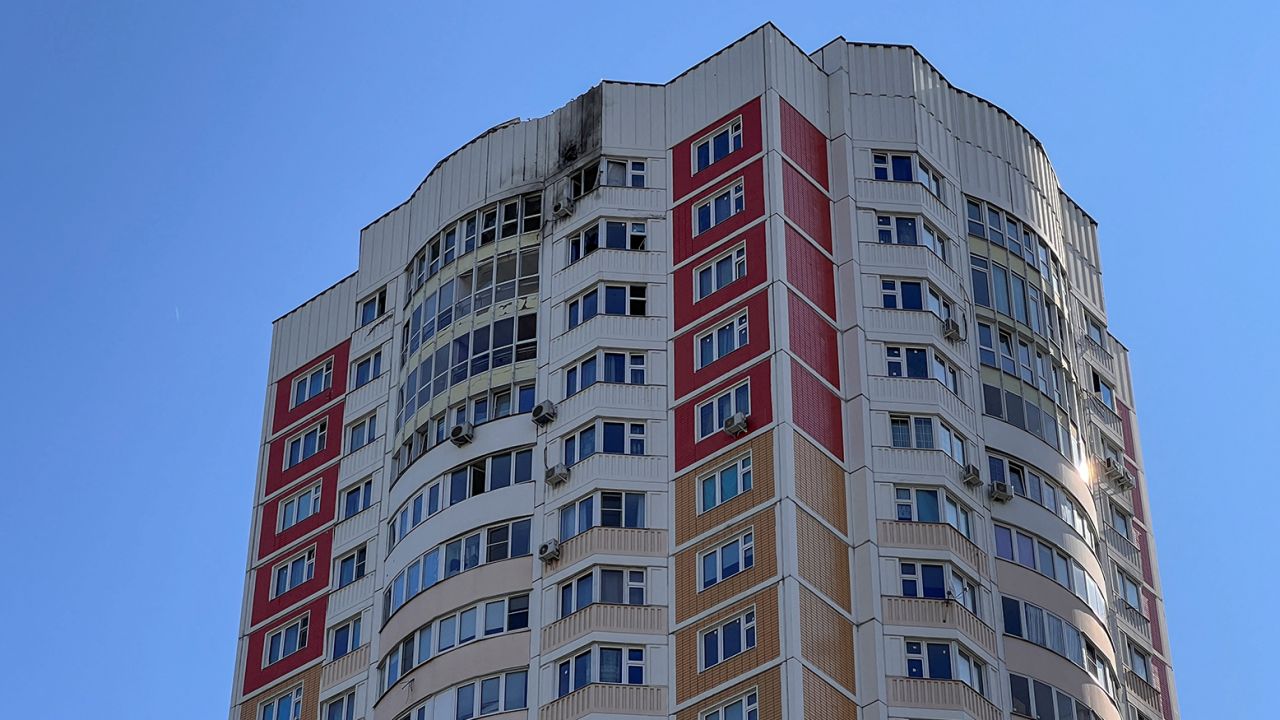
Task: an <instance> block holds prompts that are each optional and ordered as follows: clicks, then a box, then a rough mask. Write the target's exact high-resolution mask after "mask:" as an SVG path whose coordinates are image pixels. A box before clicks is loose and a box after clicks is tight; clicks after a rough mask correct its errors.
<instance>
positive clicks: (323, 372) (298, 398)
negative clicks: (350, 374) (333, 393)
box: [293, 359, 333, 407]
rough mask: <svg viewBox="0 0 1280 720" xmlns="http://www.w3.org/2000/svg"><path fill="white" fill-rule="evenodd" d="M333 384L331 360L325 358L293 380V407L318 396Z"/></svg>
mask: <svg viewBox="0 0 1280 720" xmlns="http://www.w3.org/2000/svg"><path fill="white" fill-rule="evenodd" d="M332 385H333V360H332V359H330V360H325V361H324V362H323V363H321V364H320V365H318V366H316V367H314V368H312V369H311V370H309V371H307V372H306V373H305V374H304V375H303V376H302V377H300V378H298V379H297V380H294V381H293V407H298V406H299V405H301V404H302V403H304V402H306V401H308V400H310V399H311V398H313V397H316V396H318V395H319V394H320V393H322V392H324V391H325V390H328V389H329V388H330V387H331V386H332Z"/></svg>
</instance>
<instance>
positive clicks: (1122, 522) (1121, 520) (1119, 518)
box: [1111, 503, 1133, 540]
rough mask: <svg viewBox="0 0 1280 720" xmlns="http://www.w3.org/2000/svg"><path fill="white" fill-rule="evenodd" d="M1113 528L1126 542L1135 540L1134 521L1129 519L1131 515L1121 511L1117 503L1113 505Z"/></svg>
mask: <svg viewBox="0 0 1280 720" xmlns="http://www.w3.org/2000/svg"><path fill="white" fill-rule="evenodd" d="M1111 528H1112V529H1113V530H1115V531H1116V532H1118V533H1120V537H1123V538H1125V539H1126V540H1132V539H1133V534H1132V533H1133V521H1132V518H1130V517H1129V513H1127V512H1125V511H1124V510H1121V509H1120V508H1119V507H1118V506H1117V505H1116V504H1115V503H1111Z"/></svg>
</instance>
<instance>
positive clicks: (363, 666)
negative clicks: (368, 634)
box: [320, 643, 369, 688]
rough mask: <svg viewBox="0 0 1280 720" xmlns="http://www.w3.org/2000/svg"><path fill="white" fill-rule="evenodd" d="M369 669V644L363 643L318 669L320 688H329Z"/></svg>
mask: <svg viewBox="0 0 1280 720" xmlns="http://www.w3.org/2000/svg"><path fill="white" fill-rule="evenodd" d="M368 669H369V643H365V644H364V645H361V646H360V647H358V648H356V649H355V650H352V651H351V652H349V653H347V654H346V655H343V656H342V657H340V658H338V659H337V660H334V661H333V662H331V663H328V664H327V665H325V666H324V667H323V668H321V669H320V687H321V688H329V687H333V686H334V685H337V684H338V683H340V682H342V681H343V680H346V679H347V678H351V677H354V676H355V675H356V674H358V673H361V672H364V671H365V670H368Z"/></svg>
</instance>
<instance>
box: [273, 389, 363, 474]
mask: <svg viewBox="0 0 1280 720" xmlns="http://www.w3.org/2000/svg"><path fill="white" fill-rule="evenodd" d="M343 406H344V403H338V404H337V405H334V406H333V407H331V408H329V410H328V411H327V412H325V413H324V414H323V415H318V416H316V417H315V418H314V420H316V421H319V420H320V419H322V418H323V419H324V420H325V421H326V422H327V425H326V427H325V445H324V449H323V450H320V451H319V452H317V453H316V454H314V455H312V456H311V457H309V458H307V459H306V460H303V461H302V462H300V463H298V464H297V465H294V466H293V467H290V468H286V467H285V466H284V461H285V453H287V452H288V451H289V441H290V440H291V439H293V438H294V437H296V433H295V434H292V435H282V436H281V437H278V438H276V439H275V440H273V441H272V442H271V447H270V448H269V449H268V450H267V480H266V487H265V488H264V491H263V494H264V495H271V494H273V493H275V492H276V491H278V490H280V488H283V487H285V486H286V485H291V484H293V483H294V482H297V481H298V480H300V479H302V478H303V477H304V476H306V475H309V474H311V473H312V472H314V471H315V470H316V469H318V468H320V467H321V466H323V465H325V464H326V463H328V462H330V461H331V460H333V459H335V458H337V457H338V456H339V455H341V454H342V431H343V427H342V410H343ZM309 427H311V425H309V424H307V425H299V426H298V428H297V430H298V432H299V433H301V432H305V431H306V429H307V428H309Z"/></svg>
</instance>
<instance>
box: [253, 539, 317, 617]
mask: <svg viewBox="0 0 1280 720" xmlns="http://www.w3.org/2000/svg"><path fill="white" fill-rule="evenodd" d="M312 548H314V549H315V558H316V560H315V574H314V575H313V576H312V577H311V579H310V580H308V581H306V582H304V583H302V584H301V585H299V586H297V587H295V588H293V589H291V590H289V591H288V592H286V593H284V594H283V595H280V596H278V597H274V598H273V597H271V589H272V585H273V584H274V582H275V579H274V577H273V575H274V573H275V569H276V567H277V566H278V565H281V564H283V563H286V562H288V561H289V560H290V559H292V558H294V557H296V556H298V555H301V554H302V553H305V552H307V551H308V550H311V549H312ZM332 560H333V533H332V532H323V533H321V534H319V535H317V536H315V537H314V538H311V539H309V540H307V541H306V542H301V543H298V546H297V548H295V549H293V550H291V551H290V552H287V553H282V554H281V556H280V557H279V558H278V559H277V560H276V561H274V562H270V563H267V564H266V565H263V566H262V567H260V568H258V569H257V570H255V571H254V574H253V575H254V578H253V608H252V611H251V612H250V613H249V624H251V625H257V624H258V623H260V622H263V621H264V620H267V619H268V618H270V617H271V616H272V615H275V614H276V613H279V612H281V611H282V610H284V609H285V608H287V607H289V606H290V605H293V604H294V603H297V602H298V601H299V600H302V599H303V598H305V597H309V596H311V595H315V594H316V593H317V592H319V591H321V590H324V589H326V588H328V587H329V567H330V566H331V565H332V564H333V563H332V562H331V561H332Z"/></svg>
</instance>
